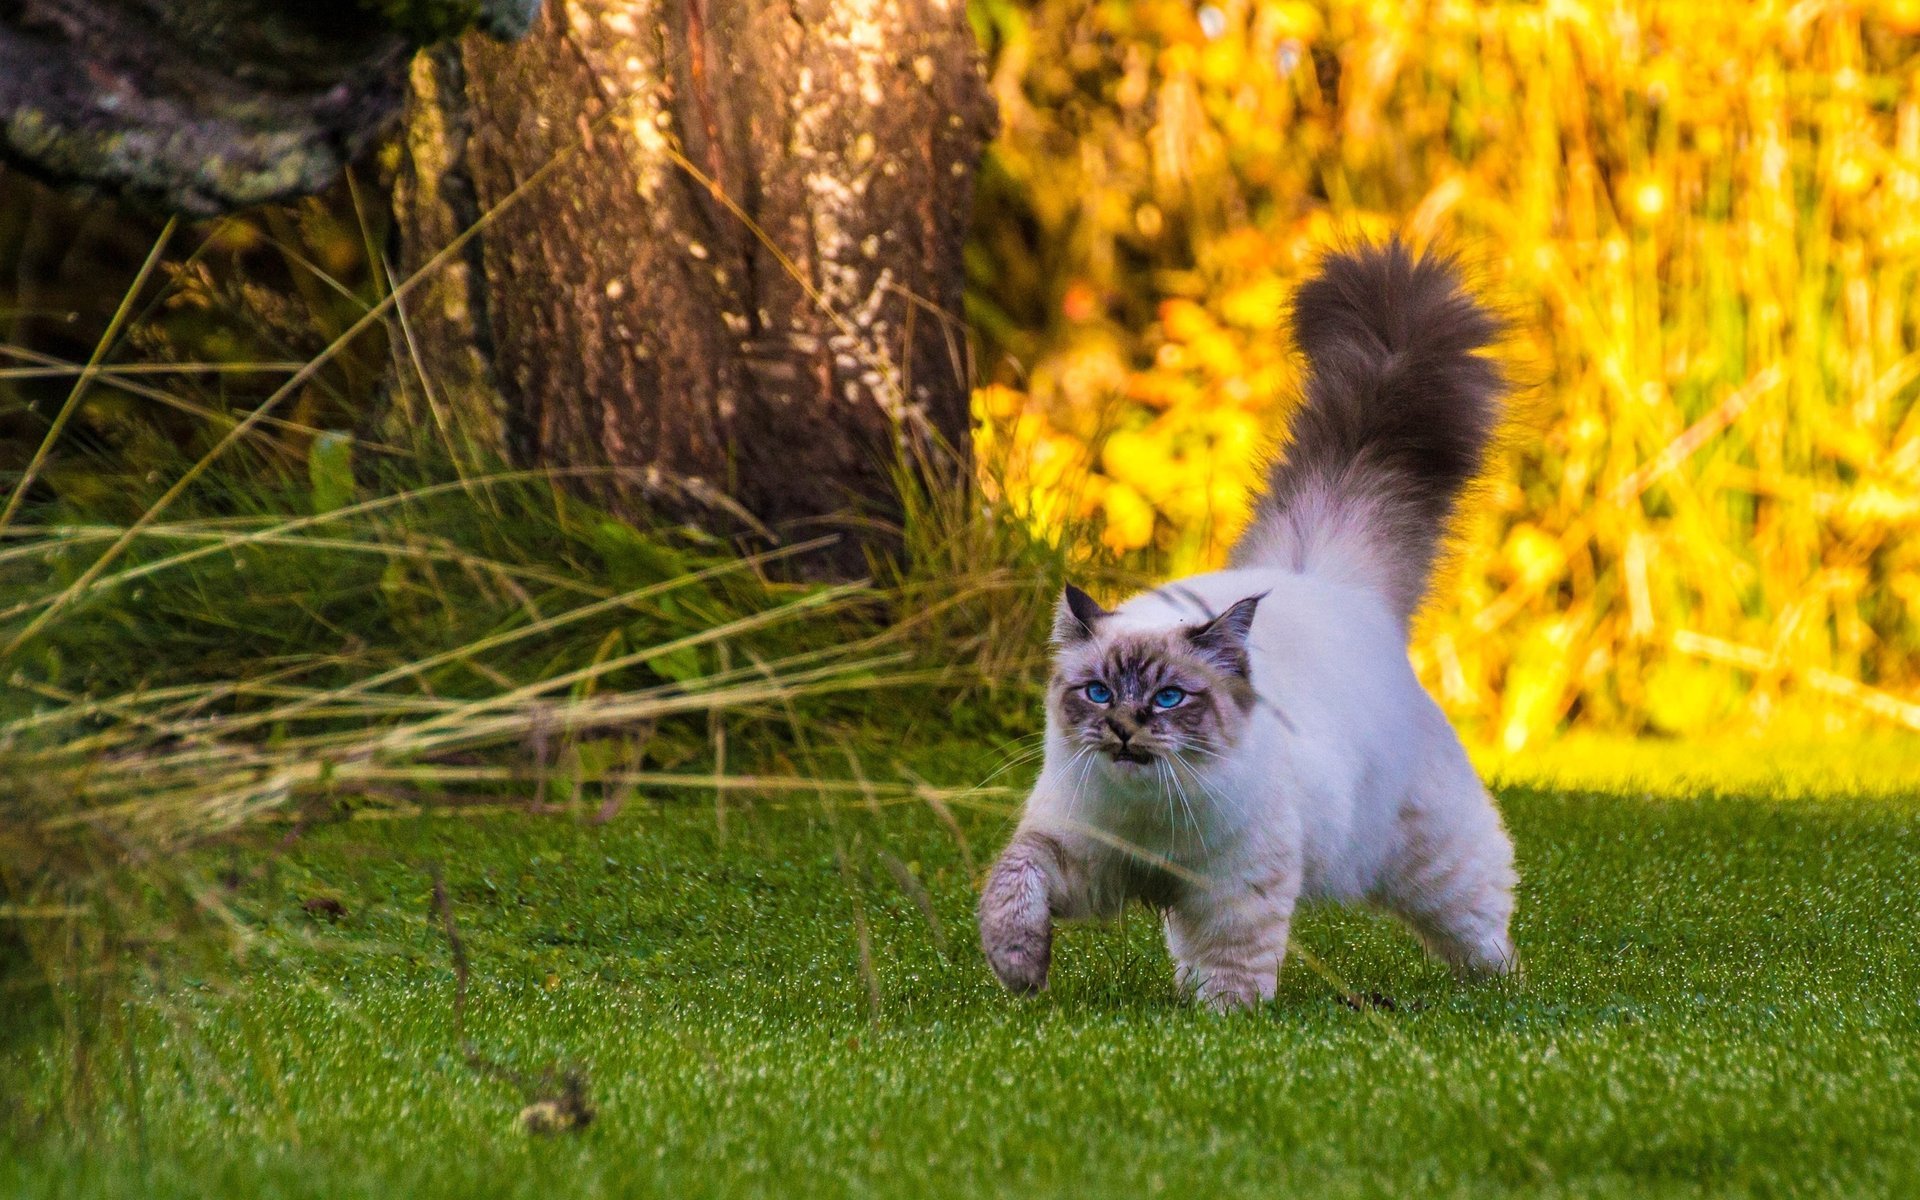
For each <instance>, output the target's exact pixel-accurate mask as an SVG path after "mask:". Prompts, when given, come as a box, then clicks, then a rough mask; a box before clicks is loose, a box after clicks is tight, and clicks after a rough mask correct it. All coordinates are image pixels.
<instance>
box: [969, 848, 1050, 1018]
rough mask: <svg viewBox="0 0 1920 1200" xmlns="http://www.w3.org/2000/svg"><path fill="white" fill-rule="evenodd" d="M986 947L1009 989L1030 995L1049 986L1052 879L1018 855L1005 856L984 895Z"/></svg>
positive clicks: (982, 922) (982, 924) (982, 912)
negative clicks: (1048, 887) (1049, 884)
mask: <svg viewBox="0 0 1920 1200" xmlns="http://www.w3.org/2000/svg"><path fill="white" fill-rule="evenodd" d="M980 948H981V949H982V950H984V951H986V955H987V965H988V966H990V967H992V968H993V973H994V974H995V975H996V976H998V977H999V979H1000V982H1001V983H1003V984H1005V985H1006V986H1007V990H1008V991H1010V992H1013V993H1015V994H1017V995H1021V996H1030V995H1032V994H1034V993H1035V992H1038V991H1040V990H1042V989H1044V988H1045V987H1046V986H1047V966H1048V964H1049V962H1050V960H1051V959H1052V957H1053V916H1052V914H1051V912H1050V911H1049V910H1048V907H1047V892H1046V878H1045V876H1044V874H1043V873H1042V872H1041V871H1040V869H1039V868H1038V867H1037V866H1035V865H1034V864H1033V863H1031V862H1028V861H1025V860H1024V858H1022V857H1020V856H1018V855H1012V854H1010V855H1008V856H1007V857H1006V858H1003V859H1001V860H1000V864H999V865H998V866H996V867H995V868H994V869H993V875H992V876H991V877H990V878H988V880H987V890H986V891H985V892H984V893H983V894H982V895H981V897H980Z"/></svg>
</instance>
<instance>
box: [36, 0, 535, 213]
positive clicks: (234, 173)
mask: <svg viewBox="0 0 1920 1200" xmlns="http://www.w3.org/2000/svg"><path fill="white" fill-rule="evenodd" d="M538 4H539V0H366V3H364V4H360V5H354V4H349V3H332V4H312V3H300V2H299V0H0V160H4V161H5V162H8V163H10V164H12V165H15V166H18V167H20V168H21V169H23V170H25V171H27V172H28V173H30V174H33V175H36V176H38V177H40V178H42V179H46V180H49V181H51V182H54V183H61V184H83V185H87V186H91V187H93V188H95V189H98V190H101V191H105V192H108V193H111V194H113V195H117V196H120V197H123V198H128V199H132V200H135V201H139V202H144V203H146V204H149V205H152V206H155V207H158V208H162V209H166V210H168V211H172V212H180V213H187V214H190V215H196V216H204V215H210V214H213V213H220V212H227V211H230V210H233V209H236V208H242V207H245V206H248V205H253V204H261V203H266V202H268V201H273V200H283V199H287V198H290V197H295V196H304V195H309V194H311V193H313V192H317V191H319V190H321V189H322V188H324V187H326V186H327V184H329V183H331V182H332V181H333V180H334V179H335V178H336V177H337V176H338V175H339V173H340V170H341V168H342V167H344V166H345V165H346V164H347V163H348V162H350V161H352V160H353V159H354V158H355V157H356V156H357V155H359V154H360V153H361V152H362V151H363V150H365V149H366V147H367V146H368V145H369V144H370V143H371V142H372V141H373V140H374V139H375V138H376V137H378V136H379V135H380V134H381V133H383V132H384V131H385V130H386V129H388V128H390V127H391V124H392V119H393V117H394V116H395V115H396V113H397V112H398V111H399V107H400V104H401V101H402V100H403V98H404V96H405V94H406V88H405V71H404V65H405V63H406V60H407V56H408V55H409V54H411V53H412V50H413V47H414V46H415V45H416V44H420V43H422V42H425V41H430V40H433V39H436V38H442V37H447V36H451V35H453V34H455V33H458V32H459V31H460V30H462V29H465V28H468V27H469V26H472V25H476V24H478V25H479V26H481V27H482V28H485V29H488V30H490V31H492V32H494V33H496V34H498V35H501V36H512V35H514V34H515V33H518V32H523V31H524V30H525V28H526V27H527V25H528V24H530V23H531V20H532V17H533V12H534V9H535V8H536V7H537V6H538Z"/></svg>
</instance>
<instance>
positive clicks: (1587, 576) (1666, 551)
mask: <svg viewBox="0 0 1920 1200" xmlns="http://www.w3.org/2000/svg"><path fill="white" fill-rule="evenodd" d="M976 8H977V9H978V10H979V11H980V12H981V13H982V14H983V15H984V19H985V24H986V26H987V28H988V29H989V30H990V31H991V32H992V34H993V36H992V37H991V38H990V47H991V49H992V52H993V56H994V76H993V78H994V83H995V88H996V91H997V94H998V96H999V98H1000V101H1001V113H1002V120H1003V131H1002V134H1001V137H1000V140H999V142H998V143H997V144H996V147H995V150H994V169H993V171H992V172H990V174H989V180H990V182H989V184H988V186H987V189H986V193H985V195H984V196H983V200H982V219H981V222H980V225H979V228H980V234H979V240H980V241H981V243H982V247H981V248H982V249H983V250H984V251H985V252H986V253H985V254H984V255H982V259H983V261H986V262H992V263H996V264H1017V265H1015V266H1001V267H999V268H996V269H997V270H998V271H999V273H998V274H991V273H989V274H986V275H982V276H981V278H979V279H978V280H977V281H976V283H977V286H976V293H977V294H978V296H979V298H980V300H981V304H982V311H992V312H1001V313H1005V314H1011V315H1010V316H1009V317H1008V318H1007V319H1006V320H1004V321H1003V322H1002V323H1001V324H1000V326H998V327H997V328H995V329H992V330H990V332H989V337H990V339H992V340H995V341H996V342H997V343H998V344H997V345H996V346H995V347H994V349H995V350H996V351H997V352H998V353H996V354H995V355H994V356H993V357H992V359H991V360H990V361H996V362H1003V363H1007V364H1009V366H1008V367H1007V369H1006V371H1005V372H1004V373H1003V374H998V375H996V379H997V383H996V384H995V385H994V386H989V387H984V388H982V389H981V392H980V395H979V402H978V416H979V418H980V421H981V423H982V442H981V445H982V448H983V449H982V455H981V457H982V462H983V468H984V470H986V472H987V473H988V474H989V475H990V476H992V478H993V479H994V481H995V486H997V487H1002V488H1004V489H1005V491H1006V495H1007V498H1008V499H1009V500H1011V501H1013V502H1014V503H1015V504H1016V506H1017V507H1018V508H1019V509H1020V510H1021V511H1023V512H1026V513H1027V514H1028V515H1029V518H1030V519H1032V520H1035V521H1036V522H1038V523H1041V524H1046V523H1048V522H1052V523H1055V524H1056V525H1057V524H1058V523H1060V522H1063V521H1066V520H1068V519H1085V518H1092V519H1093V520H1095V521H1096V523H1099V524H1101V527H1102V528H1103V530H1104V532H1103V535H1102V536H1103V538H1104V540H1105V542H1106V544H1107V545H1108V546H1109V547H1111V548H1112V549H1114V550H1117V551H1120V552H1122V553H1126V554H1130V555H1134V556H1137V557H1138V559H1139V562H1140V564H1141V565H1142V566H1143V567H1144V568H1146V569H1149V570H1154V571H1162V572H1180V571H1191V570H1196V569H1201V568H1204V567H1207V566H1211V565H1215V564H1217V563H1218V562H1220V561H1221V559H1222V557H1223V555H1224V552H1225V549H1226V547H1227V546H1229V545H1230V544H1231V540H1232V537H1233V534H1234V532H1235V531H1236V530H1237V529H1238V528H1239V527H1240V525H1241V524H1243V523H1244V521H1245V518H1246V509H1247V502H1248V497H1249V496H1250V494H1251V493H1252V491H1253V489H1254V488H1256V487H1257V485H1258V481H1259V478H1260V474H1261V462H1262V458H1263V456H1264V455H1265V454H1267V453H1270V452H1272V450H1273V449H1274V448H1275V439H1276V438H1277V436H1278V431H1279V430H1280V429H1281V428H1282V426H1283V423H1284V420H1285V416H1286V405H1287V404H1288V403H1289V402H1290V399H1291V397H1292V395H1293V389H1294V388H1295V386H1296V384H1297V381H1298V380H1297V374H1298V364H1297V363H1296V361H1295V359H1294V357H1293V354H1292V351H1291V348H1290V346H1289V345H1288V342H1287V339H1286V337H1285V334H1284V319H1283V318H1284V312H1285V307H1286V303H1287V298H1288V297H1289V296H1290V295H1291V293H1292V289H1293V287H1294V286H1295V285H1296V284H1297V283H1298V282H1299V281H1300V280H1301V279H1302V278H1303V277H1304V276H1305V274H1306V273H1307V272H1309V271H1310V270H1311V269H1312V267H1313V264H1314V262H1315V261H1316V259H1317V258H1318V256H1319V255H1321V254H1322V253H1323V252H1324V251H1325V250H1326V248H1327V247H1329V246H1332V245H1338V244H1341V243H1343V242H1349V241H1352V240H1353V239H1355V238H1359V237H1379V236H1383V235H1384V234H1387V233H1390V232H1399V233H1401V234H1403V235H1404V236H1407V237H1409V238H1410V239H1412V240H1413V241H1414V242H1416V243H1419V244H1439V245H1442V246H1445V247H1447V248H1450V249H1452V250H1454V251H1456V252H1458V253H1460V254H1462V255H1463V256H1464V257H1465V259H1466V260H1467V262H1468V263H1469V264H1470V265H1471V267H1472V268H1473V269H1474V270H1475V272H1476V275H1477V279H1476V283H1477V286H1478V287H1479V288H1480V289H1481V290H1482V292H1483V293H1484V294H1485V295H1486V296H1487V297H1488V298H1489V299H1490V300H1491V301H1492V302H1493V303H1495V304H1496V305H1497V306H1498V307H1499V308H1500V310H1501V311H1502V312H1504V313H1506V314H1507V315H1508V317H1509V318H1510V324H1511V331H1512V336H1511V338H1510V339H1509V344H1508V345H1507V346H1506V347H1505V348H1504V349H1503V352H1502V353H1503V359H1504V360H1505V361H1506V362H1507V363H1508V364H1509V366H1510V369H1511V371H1512V373H1513V375H1514V377H1515V378H1516V379H1517V380H1519V381H1520V382H1521V383H1522V384H1523V385H1524V388H1523V392H1522V403H1521V404H1520V405H1519V407H1518V410H1517V415H1516V418H1515V420H1514V422H1513V428H1512V429H1511V431H1510V433H1511V437H1510V438H1509V440H1508V447H1507V449H1506V451H1505V452H1503V453H1502V454H1501V455H1500V456H1499V459H1498V461H1497V462H1496V464H1495V465H1494V467H1493V475H1492V477H1491V478H1490V479H1489V480H1488V481H1487V484H1488V486H1487V487H1486V488H1485V489H1484V490H1483V491H1482V493H1481V494H1480V495H1479V496H1477V497H1476V499H1475V500H1474V502H1473V508H1472V513H1473V515H1472V517H1471V519H1469V520H1467V521H1465V522H1464V523H1463V527H1462V534H1461V543H1460V549H1459V554H1458V556H1457V559H1456V562H1455V565H1454V569H1453V571H1452V573H1451V575H1450V577H1449V579H1448V580H1447V581H1446V583H1445V584H1444V586H1443V589H1442V592H1441V597H1440V600H1439V602H1437V603H1436V604H1435V605H1433V607H1432V612H1431V613H1429V614H1428V617H1427V620H1426V621H1425V622H1424V624H1423V627H1422V632H1421V637H1420V639H1419V641H1418V643H1417V644H1416V647H1415V658H1416V662H1417V664H1418V665H1419V666H1420V668H1421V670H1422V671H1423V673H1424V674H1425V676H1426V678H1427V680H1428V682H1429V683H1430V684H1432V685H1433V686H1434V687H1435V689H1436V692H1437V694H1439V695H1441V697H1442V699H1443V701H1444V702H1445V703H1446V704H1447V705H1448V706H1449V708H1450V709H1452V710H1453V711H1454V712H1455V713H1456V714H1458V715H1460V716H1462V717H1464V718H1467V719H1468V720H1470V721H1479V722H1484V723H1485V724H1484V727H1483V729H1482V732H1483V733H1484V734H1485V735H1486V736H1487V737H1488V738H1489V739H1491V740H1494V741H1496V742H1498V743H1500V744H1502V745H1505V746H1507V747H1508V748H1515V747H1518V746H1520V745H1524V744H1526V743H1527V742H1529V741H1530V740H1532V739H1536V738H1538V737H1539V736H1540V735H1542V734H1544V733H1548V732H1551V731H1552V730H1554V729H1556V728H1558V727H1560V726H1561V725H1563V724H1565V723H1567V722H1568V721H1574V720H1577V721H1581V722H1585V723H1589V724H1598V725H1608V726H1612V727H1616V728H1624V729H1629V730H1638V729H1644V728H1648V727H1650V726H1652V727H1659V728H1664V729H1676V730H1687V731H1694V730H1697V729H1700V728H1702V727H1704V726H1706V725H1708V724H1713V723H1721V724H1724V723H1726V722H1736V723H1747V724H1754V723H1757V722H1760V721H1762V720H1765V719H1767V718H1768V717H1769V716H1771V715H1772V714H1773V713H1775V712H1776V711H1777V710H1778V709H1779V708H1780V706H1781V705H1782V703H1783V702H1790V701H1791V702H1799V701H1801V700H1805V701H1806V702H1808V703H1816V702H1817V703H1823V704H1830V705H1837V706H1839V708H1840V710H1841V711H1847V712H1868V711H1872V712H1879V713H1881V714H1882V715H1884V714H1885V713H1888V712H1896V713H1897V712H1904V711H1909V710H1910V709H1911V706H1908V708H1904V709H1903V708H1902V707H1901V706H1900V705H1899V704H1897V703H1891V702H1887V701H1885V700H1884V699H1876V698H1875V697H1884V695H1885V694H1886V693H1891V694H1892V695H1893V696H1895V697H1910V696H1911V695H1912V694H1913V693H1914V692H1915V691H1916V689H1920V584H1916V583H1915V582H1914V580H1915V579H1916V578H1920V406H1916V404H1915V399H1916V394H1920V350H1916V343H1917V342H1920V336H1917V328H1916V323H1917V322H1920V315H1917V314H1920V43H1916V42H1915V40H1914V38H1913V35H1914V33H1915V32H1916V31H1920V6H1916V5H1915V4H1913V3H1910V2H1908V0H1880V2H1879V3H1871V4H1868V5H1865V6H1861V5H1851V4H1837V3H1836V4H1824V3H1811V4H1809V3H1793V4H1790V3H1783V2H1778V0H1760V2H1757V3H1751V4H1714V3H1707V2H1705V0H1653V2H1651V3H1646V4H1640V5H1634V6H1620V5H1617V4H1612V3H1600V2H1597V0H1558V2H1556V3H1553V4H1548V5H1519V4H1511V3H1491V2H1486V3H1473V2H1468V0H1434V2H1430V3H1424V4H1422V3H1414V4H1405V5H1382V4H1376V3H1369V2H1366V0H1323V2H1321V3H1312V4H1308V3H1294V2H1289V3H1279V2H1275V0H1215V2H1213V3H1202V4H1199V5H1195V4H1193V3H1191V2H1189V0H1135V2H1127V0H1034V2H1033V3H1030V4H1027V5H1023V6H1020V7H1017V8H1016V7H1014V6H1012V5H1011V4H1010V3H1008V2H1007V0H997V2H996V0H976ZM1008 207H1013V208H1016V209H1019V210H1021V211H1022V212H1023V214H1024V218H1025V219H1024V220H1023V221H1005V220H999V219H996V218H997V217H998V216H999V215H1001V213H1002V212H1003V211H1004V209H1006V208H1008ZM1021 230H1026V231H1028V232H1025V233H1022V232H1020V231H1021ZM1023 237H1024V238H1027V239H1029V240H1027V241H1024V242H1023V241H1020V240H1018V239H1020V238H1023ZM1042 305H1044V307H1041V306H1042ZM1703 646H1706V647H1714V648H1717V649H1715V650H1714V655H1717V657H1714V656H1713V655H1709V656H1707V657H1701V653H1702V652H1700V651H1699V650H1698V648H1699V647H1703ZM1728 646H1732V647H1736V648H1739V649H1737V650H1736V651H1727V650H1725V647H1728ZM1762 663H1764V664H1768V669H1766V670H1761V669H1759V668H1758V667H1757V666H1755V664H1762ZM1835 680H1841V681H1849V682H1850V684H1861V685H1865V690H1864V691H1850V690H1849V686H1843V685H1841V684H1836V683H1834V682H1833V681H1835ZM1810 681H1820V682H1818V683H1817V684H1815V683H1810ZM1802 684H1808V686H1802ZM1863 696H1864V697H1865V699H1864V700H1862V697H1863Z"/></svg>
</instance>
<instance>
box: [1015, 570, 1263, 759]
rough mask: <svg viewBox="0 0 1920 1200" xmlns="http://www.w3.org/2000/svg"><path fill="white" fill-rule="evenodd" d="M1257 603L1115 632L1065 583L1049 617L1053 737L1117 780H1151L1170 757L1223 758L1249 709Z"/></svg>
mask: <svg viewBox="0 0 1920 1200" xmlns="http://www.w3.org/2000/svg"><path fill="white" fill-rule="evenodd" d="M1259 600H1260V597H1258V596H1250V597H1248V598H1247V599H1245V600H1242V601H1240V602H1239V603H1238V604H1235V605H1234V606H1233V607H1231V608H1229V609H1227V610H1226V611H1225V612H1223V613H1221V614H1219V615H1218V616H1215V617H1213V618H1212V619H1210V620H1201V621H1195V622H1193V623H1191V624H1187V625H1181V626H1175V627H1172V628H1167V629H1157V630H1151V631H1141V630H1119V629H1114V628H1112V624H1113V623H1112V622H1111V621H1109V620H1108V618H1109V616H1110V614H1108V613H1107V612H1106V611H1105V610H1104V609H1102V608H1101V607H1100V606H1099V605H1098V604H1096V603H1094V601H1093V599H1092V598H1091V597H1089V596H1088V595H1087V594H1086V593H1085V592H1083V591H1081V590H1080V589H1078V588H1076V587H1073V586H1071V585H1069V586H1068V587H1067V589H1066V592H1065V593H1064V594H1063V595H1062V596H1061V598H1060V604H1059V608H1058V610H1057V611H1056V613H1055V615H1054V629H1053V644H1054V659H1053V679H1052V682H1051V685H1050V686H1049V687H1048V695H1047V699H1048V704H1049V705H1050V706H1051V709H1052V715H1053V717H1054V719H1055V721H1056V723H1057V725H1058V727H1059V729H1060V730H1061V731H1062V732H1064V733H1065V735H1066V737H1067V740H1068V741H1069V742H1070V743H1071V744H1072V745H1073V747H1074V749H1075V750H1076V751H1079V750H1083V749H1084V750H1090V751H1091V752H1092V753H1093V754H1096V755H1098V756H1099V758H1100V760H1101V761H1103V762H1105V763H1106V764H1107V765H1108V766H1109V768H1110V769H1112V770H1114V771H1116V772H1118V773H1119V774H1121V775H1123V776H1124V775H1133V774H1137V773H1146V774H1151V773H1153V772H1154V771H1156V770H1157V769H1158V762H1159V760H1161V759H1164V758H1168V757H1177V758H1179V759H1180V760H1181V761H1183V762H1185V763H1188V764H1190V765H1193V766H1196V767H1201V766H1204V765H1205V764H1206V762H1207V761H1208V759H1209V758H1210V757H1211V756H1215V755H1220V754H1224V753H1226V752H1227V751H1228V750H1229V749H1231V748H1232V747H1233V745H1234V743H1235V741H1236V740H1237V738H1238V736H1239V734H1240V732H1241V730H1242V729H1243V728H1244V727H1245V726H1246V723H1247V716H1248V714H1249V712H1250V711H1251V710H1252V707H1253V683H1252V679H1251V678H1250V665H1249V658H1248V654H1247V633H1248V631H1249V630H1250V629H1251V627H1252V624H1253V613H1254V606H1255V605H1256V604H1258V603H1259Z"/></svg>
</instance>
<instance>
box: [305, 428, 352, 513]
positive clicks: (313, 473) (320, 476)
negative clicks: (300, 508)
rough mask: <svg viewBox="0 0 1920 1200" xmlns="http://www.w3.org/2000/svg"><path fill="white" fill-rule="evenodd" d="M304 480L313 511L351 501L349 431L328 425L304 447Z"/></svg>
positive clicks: (336, 507)
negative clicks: (305, 464)
mask: <svg viewBox="0 0 1920 1200" xmlns="http://www.w3.org/2000/svg"><path fill="white" fill-rule="evenodd" d="M307 483H308V484H309V486H311V488H312V489H313V492H312V495H313V511H314V512H316V513H325V512H332V511H334V510H335V509H338V508H345V507H346V506H347V505H349V504H352V503H353V496H354V487H353V435H352V434H350V433H341V432H340V431H338V430H334V429H329V430H327V431H326V432H324V433H322V434H321V435H320V436H318V437H316V438H314V439H313V445H312V446H311V447H309V448H308V450H307Z"/></svg>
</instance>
